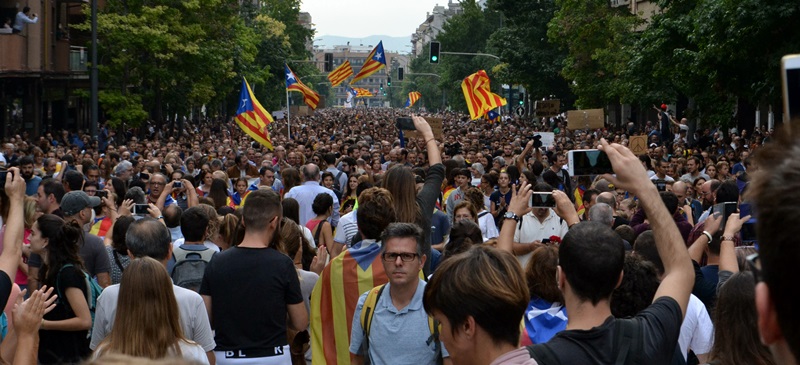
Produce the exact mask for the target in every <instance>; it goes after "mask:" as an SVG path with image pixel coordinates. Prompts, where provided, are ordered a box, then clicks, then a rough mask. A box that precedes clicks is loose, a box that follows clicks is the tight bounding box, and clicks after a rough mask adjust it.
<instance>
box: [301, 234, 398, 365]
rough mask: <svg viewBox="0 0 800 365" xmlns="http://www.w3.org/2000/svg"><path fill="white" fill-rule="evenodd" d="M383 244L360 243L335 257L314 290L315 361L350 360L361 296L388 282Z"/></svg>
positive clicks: (341, 364) (323, 364)
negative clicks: (384, 267)
mask: <svg viewBox="0 0 800 365" xmlns="http://www.w3.org/2000/svg"><path fill="white" fill-rule="evenodd" d="M380 253H381V247H380V245H378V244H374V243H373V244H370V245H367V246H366V247H362V246H361V245H356V246H354V247H353V248H351V249H349V250H347V251H345V252H342V253H341V254H340V255H339V256H337V257H336V258H334V259H333V260H331V262H330V263H329V264H328V266H326V267H325V270H323V271H322V274H321V275H320V277H319V280H318V281H317V284H316V285H315V286H314V291H313V292H312V293H311V321H310V322H311V349H312V350H311V353H312V354H313V356H314V357H313V361H312V363H313V364H314V365H345V364H350V330H351V326H352V324H353V315H354V313H355V311H356V304H358V298H359V297H360V296H361V294H363V293H365V292H366V291H368V290H370V289H372V288H374V287H376V286H378V285H381V284H386V283H387V282H388V281H389V278H388V277H387V276H386V272H384V270H383V262H382V260H381V255H380Z"/></svg>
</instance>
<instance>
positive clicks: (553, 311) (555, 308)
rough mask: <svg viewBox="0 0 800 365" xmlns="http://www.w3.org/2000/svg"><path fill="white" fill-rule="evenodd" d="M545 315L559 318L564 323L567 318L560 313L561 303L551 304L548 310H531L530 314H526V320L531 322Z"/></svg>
mask: <svg viewBox="0 0 800 365" xmlns="http://www.w3.org/2000/svg"><path fill="white" fill-rule="evenodd" d="M545 313H547V314H549V315H550V316H551V317H556V318H560V319H562V320H565V321H566V320H567V317H566V316H565V315H564V313H561V303H559V302H555V303H553V304H552V305H551V306H550V308H547V309H537V308H534V309H532V310H531V311H530V312H528V319H529V320H531V319H533V318H535V317H538V316H541V315H542V314H545Z"/></svg>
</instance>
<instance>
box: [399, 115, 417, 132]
mask: <svg viewBox="0 0 800 365" xmlns="http://www.w3.org/2000/svg"><path fill="white" fill-rule="evenodd" d="M395 121H396V125H397V129H401V130H404V131H415V130H417V127H415V126H414V120H413V119H411V118H409V117H398V118H397V119H396V120H395Z"/></svg>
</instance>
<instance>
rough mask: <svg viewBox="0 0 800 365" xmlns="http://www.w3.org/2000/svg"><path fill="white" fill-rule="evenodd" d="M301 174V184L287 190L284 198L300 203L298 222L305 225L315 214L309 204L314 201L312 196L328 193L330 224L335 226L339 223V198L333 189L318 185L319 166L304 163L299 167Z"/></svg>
mask: <svg viewBox="0 0 800 365" xmlns="http://www.w3.org/2000/svg"><path fill="white" fill-rule="evenodd" d="M301 172H302V174H303V180H304V182H303V185H300V186H295V187H293V188H292V189H291V190H289V191H288V192H287V193H286V195H284V196H283V198H284V199H286V198H293V199H295V200H297V203H298V204H299V205H300V224H301V225H303V226H305V225H306V223H307V222H308V221H309V220H311V219H312V218H314V217H315V216H316V214H314V211H313V210H312V209H311V204H313V203H314V198H316V197H317V195H318V194H322V193H325V194H328V195H330V196H331V197H332V198H333V215H331V218H330V219H331V225H332V226H334V227H336V226H337V225H338V224H339V198H337V197H336V194H334V192H333V190H331V189H328V188H326V187H324V186H320V185H319V167H318V166H317V165H314V164H313V163H311V164H308V165H304V166H303V167H302V168H301Z"/></svg>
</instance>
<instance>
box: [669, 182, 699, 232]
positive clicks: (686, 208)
mask: <svg viewBox="0 0 800 365" xmlns="http://www.w3.org/2000/svg"><path fill="white" fill-rule="evenodd" d="M688 191H689V184H687V183H686V182H685V181H683V180H680V181H676V182H675V183H674V184H672V192H673V193H675V196H677V197H678V206H679V207H682V208H683V213H684V216H685V217H686V219H687V220H689V223H691V224H692V225H694V224H697V221H698V220H699V219H700V215H701V214H703V204H701V203H700V202H699V201H698V200H697V199H691V198H689V197H688ZM690 212H691V215H689V213H690Z"/></svg>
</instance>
